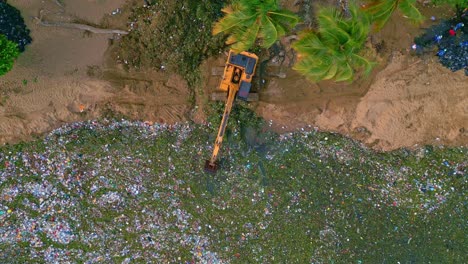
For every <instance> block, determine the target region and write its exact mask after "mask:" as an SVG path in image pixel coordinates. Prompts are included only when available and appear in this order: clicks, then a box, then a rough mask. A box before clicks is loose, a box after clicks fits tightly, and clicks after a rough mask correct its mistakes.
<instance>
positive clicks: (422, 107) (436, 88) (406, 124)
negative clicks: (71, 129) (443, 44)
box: [0, 0, 468, 150]
mask: <svg viewBox="0 0 468 264" xmlns="http://www.w3.org/2000/svg"><path fill="white" fill-rule="evenodd" d="M291 2H294V1H291ZM9 3H10V4H12V5H14V6H15V7H17V8H18V9H20V10H21V12H22V14H23V17H24V18H25V21H26V24H27V25H28V27H29V28H30V29H31V34H32V37H33V43H32V44H31V45H29V46H28V47H27V50H26V52H25V53H23V54H22V55H21V57H20V58H19V59H18V61H17V63H16V65H15V67H14V69H13V70H12V71H11V72H9V73H8V74H7V75H5V76H2V77H1V78H0V143H6V142H17V141H20V140H29V139H31V138H33V137H35V136H38V135H41V134H43V133H45V132H47V131H50V130H52V129H53V128H56V127H58V126H60V125H61V124H63V123H67V122H73V121H78V120H84V119H92V118H97V117H99V116H102V115H105V114H106V113H108V112H114V113H115V112H120V113H122V114H124V115H126V116H128V117H130V118H134V119H140V120H147V121H151V122H167V123H174V122H178V121H185V120H188V119H195V120H196V121H197V122H202V121H203V120H204V114H203V112H202V109H204V104H205V103H206V102H207V101H208V97H209V94H210V93H211V91H212V90H213V89H215V88H216V85H217V82H218V81H219V78H220V77H219V76H215V75H212V74H211V70H212V68H213V67H217V66H222V64H223V62H224V57H222V56H221V57H219V58H211V59H209V60H207V61H206V62H205V63H204V64H203V66H202V67H203V69H204V71H203V72H204V86H203V92H202V91H201V89H197V95H196V102H195V104H196V105H197V107H196V108H195V109H196V110H194V108H193V104H194V103H193V101H191V100H190V97H191V96H190V92H189V91H190V90H189V87H188V86H187V84H186V83H185V82H184V81H183V79H182V78H181V77H179V76H177V75H171V74H167V73H165V72H155V71H150V70H148V71H142V72H127V71H125V70H123V67H122V65H119V64H117V63H116V60H117V58H116V56H117V55H116V54H115V50H114V48H113V47H114V45H112V44H113V43H114V44H115V43H116V42H117V41H119V36H114V35H111V34H92V33H87V32H84V31H82V30H78V29H65V28H60V27H44V26H41V25H39V24H38V23H37V19H35V17H39V16H40V14H41V18H42V19H43V21H55V22H57V21H60V22H70V21H85V22H86V23H92V24H97V25H102V26H105V27H106V28H113V29H126V28H127V25H126V17H127V15H128V14H127V13H126V12H127V11H125V10H124V11H123V12H122V13H119V14H116V15H111V13H112V12H113V11H115V10H116V9H117V8H119V7H122V6H123V5H124V4H125V0H86V1H85V0H81V1H77V0H63V1H54V0H45V1H40V0H14V1H9ZM60 3H63V4H60ZM287 3H289V2H287ZM289 4H291V3H289ZM295 8H298V7H295ZM41 10H42V12H41ZM423 12H424V13H425V14H426V16H430V15H432V14H436V15H437V16H439V15H442V16H448V15H449V12H448V11H446V9H431V8H423ZM430 23H434V22H430V21H428V22H426V24H425V25H423V26H419V27H418V26H414V25H412V24H411V23H409V22H408V21H406V20H405V19H404V18H402V17H401V16H399V14H396V15H395V16H394V17H393V18H392V20H391V21H390V22H389V24H388V25H387V26H386V27H385V29H384V30H382V31H381V32H379V33H378V34H374V35H373V37H372V39H371V44H370V45H372V48H373V49H374V50H375V51H376V55H375V56H376V57H375V60H376V61H378V62H379V66H378V67H376V69H375V70H374V71H373V73H372V74H371V76H369V77H367V78H361V79H359V80H358V81H356V82H355V83H353V84H336V83H333V82H321V83H318V84H313V83H310V82H308V81H307V80H305V79H304V78H303V77H302V76H300V75H299V74H297V73H296V72H294V71H293V70H292V69H291V68H290V66H291V63H290V62H291V61H293V60H294V54H293V52H292V51H291V50H289V48H288V44H289V43H288V40H286V39H285V40H283V41H282V43H283V44H284V45H283V47H284V61H283V60H282V58H277V59H275V60H273V61H271V62H270V63H269V65H268V67H267V68H266V74H265V77H264V79H265V84H266V85H265V86H264V87H262V88H261V89H260V90H259V97H260V100H259V102H257V103H252V104H251V107H252V109H254V110H255V111H256V112H257V113H259V114H260V115H261V116H263V117H264V118H265V119H266V120H268V121H269V120H271V121H272V123H273V128H274V129H275V130H277V131H294V130H297V129H301V128H308V127H309V126H310V127H318V128H319V129H321V130H329V131H336V132H339V133H342V134H345V135H348V136H351V137H353V138H356V139H359V140H361V141H363V142H365V143H366V144H368V145H369V146H372V147H373V148H376V149H380V150H391V149H396V148H400V147H414V146H415V145H423V144H444V145H451V146H460V145H462V146H468V77H466V76H465V75H464V74H463V73H462V72H456V73H452V72H451V71H449V70H448V69H446V68H443V67H442V66H441V65H440V64H439V63H438V62H437V58H436V57H434V56H427V57H424V58H420V57H416V56H414V55H413V54H411V51H410V49H409V47H410V46H411V44H412V39H413V37H414V36H416V35H417V34H418V33H420V32H421V30H422V27H424V26H427V25H429V24H430ZM281 62H282V63H281ZM278 73H280V74H278ZM278 76H281V78H280V77H278Z"/></svg>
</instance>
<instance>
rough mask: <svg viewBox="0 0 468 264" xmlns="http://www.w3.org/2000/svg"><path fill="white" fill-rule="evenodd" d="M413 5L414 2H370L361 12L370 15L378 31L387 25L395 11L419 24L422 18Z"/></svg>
mask: <svg viewBox="0 0 468 264" xmlns="http://www.w3.org/2000/svg"><path fill="white" fill-rule="evenodd" d="M415 4H416V0H370V1H368V3H367V4H366V5H364V7H363V8H362V10H363V11H364V12H366V13H369V14H370V15H371V18H372V21H373V23H374V26H375V29H377V30H378V29H381V28H382V27H383V26H384V25H385V24H386V23H387V21H388V20H389V19H390V17H391V15H392V14H393V12H395V11H396V10H397V9H399V10H400V11H401V12H402V13H403V15H405V16H406V17H408V18H409V19H411V20H413V21H415V22H421V21H422V20H423V16H422V14H421V13H420V12H419V10H418V8H417V7H416V6H415Z"/></svg>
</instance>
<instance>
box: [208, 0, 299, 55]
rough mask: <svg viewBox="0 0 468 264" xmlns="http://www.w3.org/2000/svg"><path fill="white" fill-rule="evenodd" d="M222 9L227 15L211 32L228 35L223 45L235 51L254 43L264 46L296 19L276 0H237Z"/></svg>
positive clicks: (284, 32)
mask: <svg viewBox="0 0 468 264" xmlns="http://www.w3.org/2000/svg"><path fill="white" fill-rule="evenodd" d="M223 11H224V12H225V13H226V15H225V16H224V17H223V18H222V19H220V20H219V21H218V22H217V23H215V25H214V27H213V34H214V35H217V34H219V33H225V34H228V35H229V37H228V39H227V41H226V44H228V45H230V47H231V49H233V50H235V51H238V52H240V51H244V50H250V49H252V48H253V47H254V46H255V45H257V44H259V45H260V46H261V47H262V48H266V49H267V48H269V47H271V46H272V45H273V44H274V43H275V42H276V41H277V40H278V39H279V38H280V37H282V36H284V35H285V34H286V33H287V32H288V31H289V30H290V29H292V28H293V27H295V26H296V24H297V23H298V22H299V17H298V16H297V15H296V14H294V13H293V12H291V11H288V10H283V9H281V8H280V6H279V1H278V0H237V1H234V3H233V4H231V5H229V6H227V7H226V8H224V9H223ZM257 40H258V41H259V42H258V43H257Z"/></svg>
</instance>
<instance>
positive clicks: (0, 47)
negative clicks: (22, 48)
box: [0, 34, 19, 76]
mask: <svg viewBox="0 0 468 264" xmlns="http://www.w3.org/2000/svg"><path fill="white" fill-rule="evenodd" d="M18 55H19V49H18V45H17V44H16V43H14V42H12V41H10V40H8V39H7V38H6V37H5V36H4V35H1V34H0V76H2V75H4V74H5V73H7V72H9V71H10V70H11V68H12V67H13V63H14V61H15V59H16V58H17V57H18Z"/></svg>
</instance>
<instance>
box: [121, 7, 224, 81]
mask: <svg viewBox="0 0 468 264" xmlns="http://www.w3.org/2000/svg"><path fill="white" fill-rule="evenodd" d="M148 2H149V5H146V6H138V7H135V8H134V9H133V10H132V15H131V17H130V21H132V22H131V24H130V25H131V31H130V34H129V35H127V36H125V37H124V38H123V40H122V42H121V44H120V45H121V49H120V57H121V59H122V60H123V61H124V62H126V63H127V64H129V65H130V66H135V67H154V68H158V69H159V68H160V69H167V70H168V71H172V72H176V73H179V74H181V75H182V76H184V77H185V78H186V79H187V80H188V81H189V82H193V81H194V79H195V78H197V74H196V72H197V69H198V66H199V64H200V63H201V61H202V60H203V59H204V58H206V57H207V56H210V55H213V54H217V53H218V52H220V50H221V49H222V48H223V47H224V44H223V42H224V39H223V36H215V37H213V36H212V35H211V28H212V23H213V22H214V21H216V20H217V19H218V18H219V17H220V16H221V15H222V13H221V8H222V6H223V1H222V0H180V1H166V0H153V1H148Z"/></svg>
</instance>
